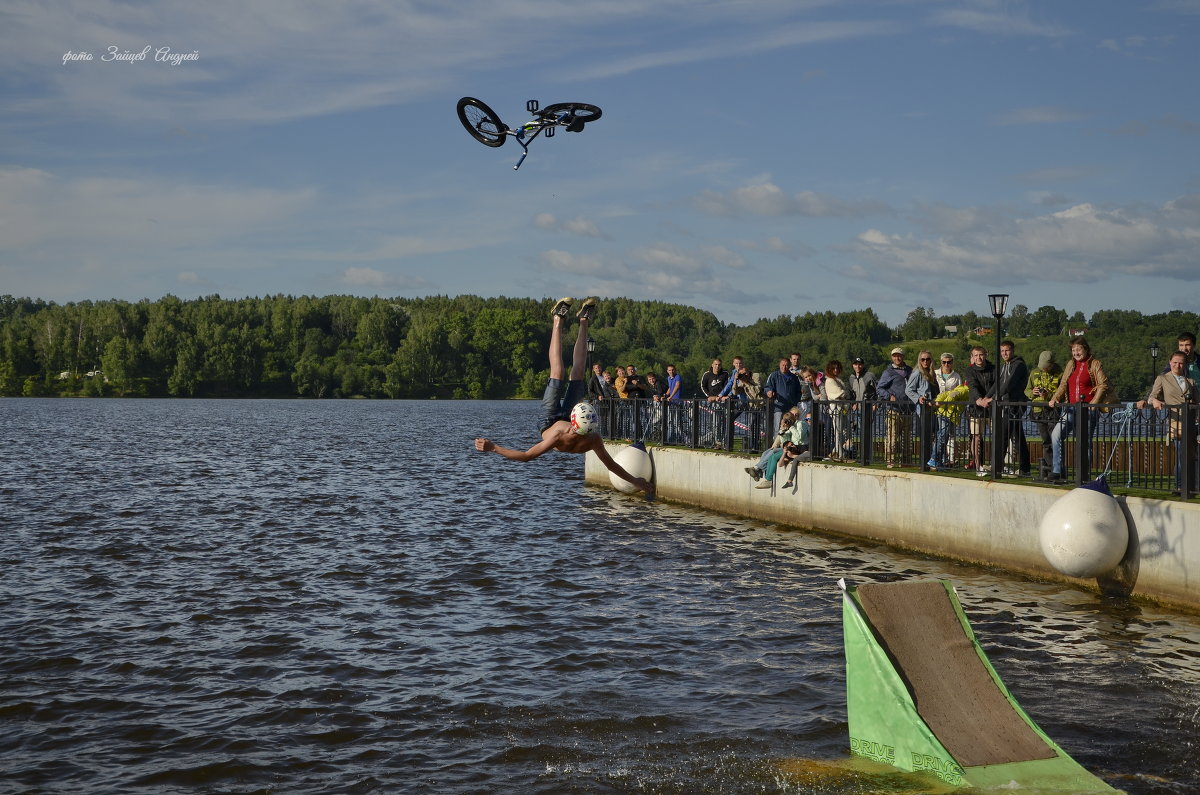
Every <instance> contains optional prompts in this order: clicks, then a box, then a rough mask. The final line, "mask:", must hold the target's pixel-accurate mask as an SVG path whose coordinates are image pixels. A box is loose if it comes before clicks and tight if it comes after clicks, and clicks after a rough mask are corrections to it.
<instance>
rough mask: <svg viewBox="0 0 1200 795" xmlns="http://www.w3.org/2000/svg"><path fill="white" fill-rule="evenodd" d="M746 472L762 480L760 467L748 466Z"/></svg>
mask: <svg viewBox="0 0 1200 795" xmlns="http://www.w3.org/2000/svg"><path fill="white" fill-rule="evenodd" d="M746 474H747V475H749V476H750V477H752V478H754V479H755V480H761V479H762V476H763V472H762V470H761V469H759V468H758V467H746Z"/></svg>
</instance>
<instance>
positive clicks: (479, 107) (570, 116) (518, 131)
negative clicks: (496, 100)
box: [458, 97, 600, 171]
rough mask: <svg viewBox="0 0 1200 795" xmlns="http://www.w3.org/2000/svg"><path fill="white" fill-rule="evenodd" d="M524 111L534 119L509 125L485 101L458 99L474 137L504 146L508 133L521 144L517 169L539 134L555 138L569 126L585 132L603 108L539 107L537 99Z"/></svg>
mask: <svg viewBox="0 0 1200 795" xmlns="http://www.w3.org/2000/svg"><path fill="white" fill-rule="evenodd" d="M525 110H527V111H528V112H529V113H531V114H533V118H532V119H530V120H529V121H527V122H525V123H523V124H520V125H518V126H517V127H515V128H514V127H509V126H508V125H506V124H505V123H504V122H502V121H500V116H499V115H498V114H497V113H496V111H494V110H492V109H491V108H489V107H488V106H487V105H486V104H485V103H484V102H483V101H482V100H478V99H475V98H474V97H463V98H462V99H460V100H459V101H458V120H459V121H461V122H462V126H463V127H465V128H466V130H467V132H468V133H470V134H471V137H472V138H474V139H475V140H476V141H479V143H481V144H483V145H484V146H492V147H495V146H503V145H504V142H505V141H506V140H508V136H510V135H511V136H512V137H513V138H515V139H516V141H517V143H518V144H520V145H521V159H520V160H518V161H517V164H516V165H515V166H513V170H514V171H515V170H516V169H518V168H520V167H521V164H522V163H524V162H525V158H526V157H528V156H529V145H530V144H531V143H533V142H534V140H535V139H536V138H537V137H538V136H539V135H543V134H544V135H545V136H546V137H547V138H553V137H554V131H555V130H557V129H558V128H559V127H566V128H567V132H574V133H578V132H583V129H584V127H585V126H586V125H587V124H588V123H589V122H593V121H595V120H596V119H598V118H600V108H598V107H596V106H595V105H589V104H587V103H586V102H555V103H554V104H552V105H547V106H546V107H544V108H540V109H539V106H538V101H537V100H536V99H531V100H529V101H528V102H526V103H525Z"/></svg>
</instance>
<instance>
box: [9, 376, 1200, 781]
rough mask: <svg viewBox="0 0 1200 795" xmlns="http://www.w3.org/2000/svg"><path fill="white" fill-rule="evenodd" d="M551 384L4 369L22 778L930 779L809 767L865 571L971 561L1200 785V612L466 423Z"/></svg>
mask: <svg viewBox="0 0 1200 795" xmlns="http://www.w3.org/2000/svg"><path fill="white" fill-rule="evenodd" d="M536 411H537V405H536V404H535V403H532V402H454V403H450V402H365V401H340V402H334V401H324V402H302V401H187V400H172V401H166V400H164V401H154V400H145V401H129V400H22V399H9V400H0V430H2V434H0V438H2V441H0V444H2V445H3V447H2V452H3V455H2V456H0V467H2V468H3V469H2V473H3V477H2V478H0V525H2V527H0V573H2V578H0V632H2V636H0V771H2V772H0V792H6V793H7V792H12V793H16V792H21V793H25V792H48V793H50V792H52V793H71V792H78V793H131V792H132V793H136V792H155V793H159V792H212V793H250V792H276V793H331V792H345V793H365V792H389V793H390V792H404V793H459V792H462V793H466V792H481V793H482V792H514V793H515V792H519V793H531V792H533V793H537V792H544V793H593V792H613V793H624V792H630V793H632V792H638V793H774V792H780V793H785V792H786V793H810V792H812V793H816V792H846V793H865V792H911V791H919V790H913V789H912V788H911V785H910V784H908V783H907V780H906V779H905V778H904V777H888V776H869V775H862V776H856V777H852V778H850V779H848V780H847V779H837V780H827V781H818V782H816V783H814V782H813V781H812V780H799V779H797V778H795V777H793V776H792V775H791V773H790V772H789V771H790V770H792V769H794V765H795V764H796V763H795V760H811V759H817V760H844V759H846V758H847V756H848V743H849V740H848V736H847V725H846V715H845V680H844V671H843V655H842V648H841V644H842V635H841V606H840V596H839V593H838V589H837V585H836V581H837V579H838V578H839V577H846V578H848V579H849V580H850V581H852V582H868V581H890V580H894V579H898V578H908V577H948V578H950V579H952V580H953V581H954V583H955V584H956V586H957V587H958V590H959V595H960V598H961V600H962V602H963V605H964V607H965V609H966V612H967V615H968V616H969V618H970V619H971V621H972V624H973V626H974V628H975V631H976V634H977V635H978V636H979V638H980V640H981V642H982V643H983V645H984V648H985V649H986V650H987V652H988V654H989V656H990V658H991V660H992V662H993V664H994V665H995V667H996V669H997V670H998V671H999V673H1000V675H1001V677H1002V678H1003V679H1004V681H1005V683H1006V684H1007V685H1008V687H1009V689H1010V690H1011V691H1012V692H1013V694H1014V695H1015V697H1016V698H1017V700H1018V701H1019V702H1020V703H1021V704H1022V706H1024V707H1025V709H1026V711H1028V712H1029V713H1030V714H1031V716H1032V717H1033V718H1034V719H1035V720H1036V721H1038V723H1039V724H1040V725H1041V726H1042V728H1043V729H1045V730H1046V731H1047V733H1048V734H1049V735H1050V736H1051V737H1053V738H1054V739H1055V740H1056V741H1057V742H1058V743H1059V744H1060V745H1062V746H1063V747H1064V748H1065V749H1066V750H1067V751H1068V752H1069V753H1071V754H1072V755H1073V756H1074V757H1075V758H1076V759H1077V760H1079V761H1080V762H1081V763H1082V764H1084V765H1085V766H1086V767H1088V768H1089V769H1090V770H1092V771H1093V772H1095V773H1097V774H1098V775H1100V776H1102V777H1104V778H1105V779H1106V780H1108V781H1109V782H1110V783H1112V784H1114V785H1115V786H1117V787H1120V788H1123V789H1126V790H1127V791H1129V792H1132V793H1190V792H1196V791H1198V790H1200V753H1198V752H1197V750H1198V749H1197V742H1198V741H1197V737H1200V687H1198V685H1200V620H1198V619H1197V618H1195V617H1189V616H1180V615H1175V614H1171V613H1169V612H1165V611H1160V610H1157V609H1153V608H1150V607H1144V606H1141V607H1139V606H1137V605H1134V604H1131V603H1128V602H1125V601H1120V600H1115V601H1114V600H1106V599H1102V598H1100V597H1098V596H1095V595H1093V594H1090V593H1085V592H1082V591H1078V590H1074V589H1072V588H1069V587H1065V586H1061V585H1055V584H1046V583H1037V582H1030V581H1026V580H1023V579H1020V578H1017V577H1014V576H1010V575H1008V574H1005V573H1003V572H990V571H987V570H983V569H974V568H967V567H962V566H957V565H954V564H950V563H945V562H941V561H936V560H930V559H926V558H921V557H914V556H906V555H901V554H896V553H893V552H890V551H887V550H884V549H881V548H876V547H871V546H868V545H864V544H862V543H852V542H849V541H846V540H838V539H833V538H828V537H822V536H817V535H812V534H807V533H804V532H800V531H796V530H791V529H787V528H783V527H780V526H777V525H772V524H769V523H765V522H757V521H745V520H739V519H733V518H729V517H725V516H720V515H717V514H712V513H706V512H702V511H699V510H692V509H689V508H686V507H680V506H675V505H670V504H665V503H662V502H647V501H645V500H644V499H640V498H632V497H625V496H622V495H618V494H616V493H615V492H611V491H609V490H606V489H599V488H595V487H590V486H586V485H585V484H584V483H583V479H582V475H583V467H582V461H581V459H579V458H578V457H576V456H566V455H561V454H553V455H549V456H546V457H544V458H543V459H539V460H538V461H536V462H534V463H530V464H518V463H514V462H510V461H505V460H503V459H501V458H500V457H498V456H493V455H487V456H485V455H481V454H478V453H476V452H475V451H474V449H473V447H472V443H471V441H472V439H473V438H474V437H475V436H477V435H488V436H492V437H494V438H496V439H497V440H499V441H500V442H501V443H506V444H507V445H509V446H525V445H529V444H532V443H533V441H534V440H535V439H534V437H533V435H532V432H531V426H533V425H534V423H535V422H536ZM847 510H853V508H852V506H851V505H849V504H848V505H847ZM930 521H937V522H945V521H953V517H941V516H931V517H930Z"/></svg>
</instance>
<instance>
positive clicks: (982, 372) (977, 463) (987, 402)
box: [963, 345, 996, 477]
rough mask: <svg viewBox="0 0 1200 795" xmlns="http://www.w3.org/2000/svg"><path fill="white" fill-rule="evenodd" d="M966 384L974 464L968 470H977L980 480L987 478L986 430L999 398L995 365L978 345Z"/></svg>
mask: <svg viewBox="0 0 1200 795" xmlns="http://www.w3.org/2000/svg"><path fill="white" fill-rule="evenodd" d="M963 381H964V382H966V385H967V390H968V392H967V419H968V423H969V424H970V428H971V462H970V463H969V464H968V465H967V468H968V469H970V468H971V467H978V472H979V477H984V476H986V475H987V467H986V466H985V465H984V461H983V431H984V429H985V428H987V423H988V417H990V416H991V412H992V401H993V400H995V398H996V365H994V364H992V363H991V362H989V361H988V360H987V350H986V349H985V348H984V347H983V346H981V345H976V346H975V347H974V348H972V349H971V366H970V367H968V368H967V372H966V373H965V374H964V375H963Z"/></svg>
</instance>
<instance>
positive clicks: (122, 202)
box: [0, 168, 316, 253]
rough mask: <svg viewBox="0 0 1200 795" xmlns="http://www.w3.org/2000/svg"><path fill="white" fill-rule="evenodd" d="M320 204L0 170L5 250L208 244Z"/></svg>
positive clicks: (284, 196) (293, 197) (215, 189)
mask: <svg viewBox="0 0 1200 795" xmlns="http://www.w3.org/2000/svg"><path fill="white" fill-rule="evenodd" d="M315 200H316V191H314V190H312V189H309V188H300V189H294V190H273V189H266V188H248V187H243V186H236V185H208V184H197V183H187V182H179V183H175V182H170V181H167V180H164V179H138V178H125V179H121V178H112V177H83V178H63V177H59V176H56V175H55V174H51V173H49V172H46V171H42V170H39V169H32V168H7V169H5V168H0V253H2V252H6V251H7V252H14V251H20V250H26V251H27V250H29V249H34V248H42V247H47V248H51V249H57V250H62V249H67V250H81V251H82V250H84V249H86V250H89V251H94V250H95V248H96V247H97V246H106V245H113V244H119V245H120V246H122V247H136V248H137V249H139V250H152V249H155V248H159V247H161V249H163V250H169V249H173V248H179V247H183V246H189V245H199V244H207V243H212V242H214V241H219V240H230V239H234V238H238V237H241V236H244V235H247V234H253V233H255V232H257V231H260V230H262V229H263V228H264V227H266V226H269V225H271V224H274V223H276V222H279V221H283V220H285V219H288V218H292V217H294V216H295V215H297V214H298V213H300V212H301V211H304V210H306V209H308V208H310V207H312V206H313V204H314V202H315Z"/></svg>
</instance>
